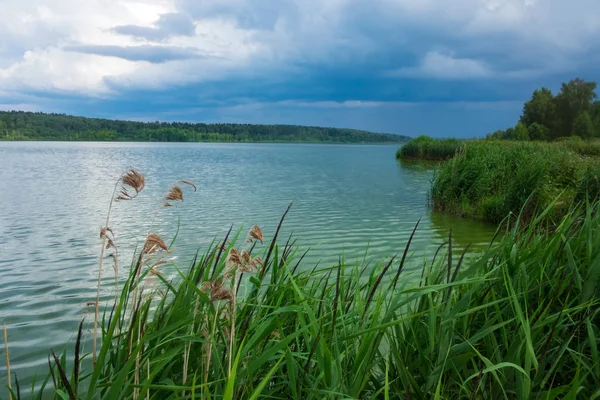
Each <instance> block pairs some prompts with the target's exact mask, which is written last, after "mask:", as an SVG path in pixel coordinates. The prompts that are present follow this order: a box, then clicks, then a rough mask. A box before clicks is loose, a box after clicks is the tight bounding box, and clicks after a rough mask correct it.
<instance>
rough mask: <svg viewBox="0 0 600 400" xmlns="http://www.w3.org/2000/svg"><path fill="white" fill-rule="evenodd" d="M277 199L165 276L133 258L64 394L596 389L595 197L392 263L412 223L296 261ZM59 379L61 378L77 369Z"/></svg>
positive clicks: (527, 394)
mask: <svg viewBox="0 0 600 400" xmlns="http://www.w3.org/2000/svg"><path fill="white" fill-rule="evenodd" d="M288 211H289V208H288V210H286V212H285V213H284V216H283V218H282V219H281V220H280V223H279V226H278V227H277V229H276V230H275V231H274V232H272V233H270V232H265V233H263V232H262V230H260V233H259V228H257V227H252V228H251V230H250V231H249V232H248V233H246V234H244V232H242V231H237V232H233V233H232V231H231V230H230V232H228V233H227V235H226V237H225V238H224V239H223V240H222V241H220V243H219V244H218V245H215V244H214V243H213V245H211V246H209V247H208V248H207V249H206V250H205V252H204V253H202V254H199V255H198V256H197V257H195V258H194V259H193V260H192V261H191V262H190V264H189V265H188V266H187V267H186V268H182V267H181V266H178V265H174V264H173V263H172V262H171V261H168V262H167V263H166V264H163V267H164V268H165V269H167V268H170V270H171V271H173V272H174V273H175V274H176V275H177V279H166V278H165V277H164V276H163V275H161V274H157V275H154V277H155V278H156V282H155V283H154V284H153V285H150V286H145V283H146V282H147V280H146V277H147V276H148V275H149V274H151V272H150V271H151V270H152V269H153V268H151V266H152V264H151V263H154V262H156V259H155V258H154V257H153V259H152V260H149V259H147V258H146V257H140V258H138V260H139V259H142V260H143V261H142V262H139V261H136V263H134V265H133V266H132V268H131V270H130V272H129V275H128V277H127V279H126V280H125V281H124V282H123V285H122V288H121V291H120V296H119V301H118V303H117V304H115V306H114V309H113V310H112V314H111V318H110V319H108V320H103V321H102V330H101V332H102V341H101V347H100V349H99V352H98V356H97V363H96V365H95V366H94V367H93V368H91V369H90V370H88V371H82V373H79V374H78V376H79V378H78V381H79V385H78V387H79V388H81V389H83V388H85V389H83V390H81V389H79V392H78V393H77V394H75V393H73V394H74V395H75V396H76V397H77V398H85V399H90V400H91V399H114V398H120V399H134V398H143V397H146V398H153V399H165V398H173V399H175V398H185V399H194V398H218V399H237V398H244V399H259V398H264V399H267V398H269V399H275V398H277V399H284V398H285V399H309V400H310V399H323V398H331V399H338V398H352V399H378V398H385V399H407V398H410V399H436V398H437V399H461V398H464V399H513V398H519V399H538V398H539V399H542V398H543V399H558V398H572V399H575V398H598V396H600V391H598V387H600V356H599V352H598V345H599V344H600V286H599V283H600V262H599V261H598V260H600V230H598V229H597V226H599V225H600V204H599V203H597V202H596V203H590V202H586V203H585V204H582V205H581V206H579V207H578V208H576V209H570V210H569V211H568V212H566V213H565V215H564V216H563V217H562V219H561V220H560V221H559V222H558V224H557V226H556V228H555V233H554V234H553V235H547V234H546V229H545V224H544V218H545V215H547V214H548V213H550V212H551V211H552V210H551V208H546V209H544V210H540V212H538V213H537V214H536V215H535V216H534V217H533V218H532V219H531V220H530V221H529V223H528V224H527V225H526V226H523V225H522V224H519V223H518V222H519V221H518V220H517V221H515V223H514V224H513V225H511V228H510V229H508V230H507V231H506V232H505V234H504V235H501V238H500V239H497V243H494V244H492V245H491V246H490V247H489V249H488V250H486V251H484V252H482V253H481V254H478V255H474V256H473V257H464V253H463V254H462V255H460V256H459V255H458V254H456V250H455V246H454V245H453V238H452V235H449V237H448V242H447V243H446V244H444V245H443V246H440V249H439V250H438V251H437V252H436V253H435V254H432V255H431V257H429V260H430V261H427V262H426V263H424V264H423V268H422V269H420V270H414V269H409V268H407V264H406V261H407V259H408V258H409V257H410V252H411V249H410V248H411V238H412V235H414V234H415V232H416V231H417V230H418V226H415V228H414V230H413V232H412V235H411V236H410V238H409V239H408V240H407V243H406V244H405V245H404V248H403V249H399V251H403V256H402V258H401V259H400V260H398V258H397V257H395V256H394V257H392V258H389V259H385V260H381V262H379V263H378V264H375V265H373V266H372V268H367V267H366V265H364V264H362V263H352V264H348V263H346V262H345V261H344V259H343V258H340V260H339V262H338V263H337V264H335V265H331V266H322V267H314V268H313V266H312V265H306V264H305V263H303V261H302V260H303V253H300V252H299V251H298V249H297V248H296V247H295V242H294V240H293V239H291V238H290V239H288V240H287V241H284V242H282V243H279V241H278V237H279V232H280V228H281V226H282V225H283V223H284V219H285V215H287V213H288ZM269 234H270V236H269ZM268 236H269V237H268ZM154 239H156V238H154ZM247 239H250V241H248V240H247ZM154 241H155V242H157V243H159V244H157V245H152V246H150V245H148V246H146V245H144V247H143V248H142V249H141V250H140V253H146V252H148V249H155V250H156V252H155V253H153V256H156V257H159V258H160V254H161V252H163V251H164V249H163V248H162V246H161V245H160V242H158V241H157V240H154ZM147 242H148V240H147ZM263 242H264V243H263ZM215 243H216V242H215ZM398 254H399V252H398ZM263 260H264V261H263ZM136 288H137V289H138V290H139V292H138V294H137V295H135V296H134V295H133V293H134V291H135V290H136ZM238 288H244V290H238ZM146 292H149V293H148V295H146V296H142V293H146ZM76 365H78V362H77V360H75V362H74V364H73V367H75V366H76ZM59 366H60V368H59ZM67 367H68V365H67V363H66V360H59V359H58V357H56V358H55V359H54V365H51V372H52V374H53V375H52V379H51V380H50V379H49V381H50V382H52V384H53V388H52V389H53V393H52V394H54V397H55V398H61V397H67V398H68V397H70V394H69V393H68V390H67V385H66V384H65V383H64V382H63V381H64V378H62V375H64V376H67V373H68V371H67ZM60 369H62V370H63V373H61V372H60ZM55 375H58V379H56V377H55ZM69 384H70V387H71V389H73V387H74V386H75V382H74V381H73V380H71V381H70V382H69ZM72 391H73V390H72ZM37 395H38V394H37V393H36V396H37Z"/></svg>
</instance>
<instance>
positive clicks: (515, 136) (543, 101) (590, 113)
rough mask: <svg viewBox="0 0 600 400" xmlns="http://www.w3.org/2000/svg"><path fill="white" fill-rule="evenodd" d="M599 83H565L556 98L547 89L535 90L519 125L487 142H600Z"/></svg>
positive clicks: (493, 134) (571, 81) (499, 132)
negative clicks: (573, 139)
mask: <svg viewBox="0 0 600 400" xmlns="http://www.w3.org/2000/svg"><path fill="white" fill-rule="evenodd" d="M596 87H597V83H596V82H589V81H585V80H583V79H581V78H575V79H572V80H570V81H569V82H565V83H562V85H561V88H560V90H559V92H558V93H557V94H556V95H554V94H553V93H552V91H551V90H550V89H548V88H546V87H542V88H541V89H536V90H535V91H534V92H533V95H532V96H531V99H530V100H529V101H527V102H526V103H525V104H524V105H523V112H522V114H521V118H520V119H519V121H518V123H517V124H516V125H515V126H514V127H511V128H508V129H506V130H499V131H496V132H494V133H489V134H488V135H487V137H488V138H495V139H507V140H542V141H543V140H545V141H551V140H556V139H560V138H566V137H571V136H577V137H579V138H581V139H586V140H589V139H592V138H600V101H598V100H597V99H598V95H597V94H596Z"/></svg>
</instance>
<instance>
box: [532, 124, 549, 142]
mask: <svg viewBox="0 0 600 400" xmlns="http://www.w3.org/2000/svg"><path fill="white" fill-rule="evenodd" d="M528 131H529V138H530V139H531V140H548V138H549V136H550V129H549V128H548V127H547V126H546V125H542V124H538V123H537V122H534V123H533V124H531V125H529V128H528Z"/></svg>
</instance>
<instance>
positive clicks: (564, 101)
mask: <svg viewBox="0 0 600 400" xmlns="http://www.w3.org/2000/svg"><path fill="white" fill-rule="evenodd" d="M597 97H598V96H597V94H596V82H586V81H584V80H583V79H580V78H575V79H572V80H570V81H569V82H568V83H563V84H562V86H561V88H560V92H559V93H558V94H557V95H556V97H555V98H554V102H555V104H556V114H557V117H558V124H557V130H556V132H555V136H569V135H571V133H572V132H573V129H574V124H575V120H576V119H577V117H579V115H581V114H582V113H584V112H585V111H589V110H590V108H591V106H592V101H593V100H595V99H596V98H597Z"/></svg>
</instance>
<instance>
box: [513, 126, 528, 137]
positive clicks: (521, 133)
mask: <svg viewBox="0 0 600 400" xmlns="http://www.w3.org/2000/svg"><path fill="white" fill-rule="evenodd" d="M514 132H515V133H514V136H515V139H516V140H529V131H528V130H527V126H525V124H524V123H522V122H519V123H518V124H517V125H516V126H515V131H514Z"/></svg>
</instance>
